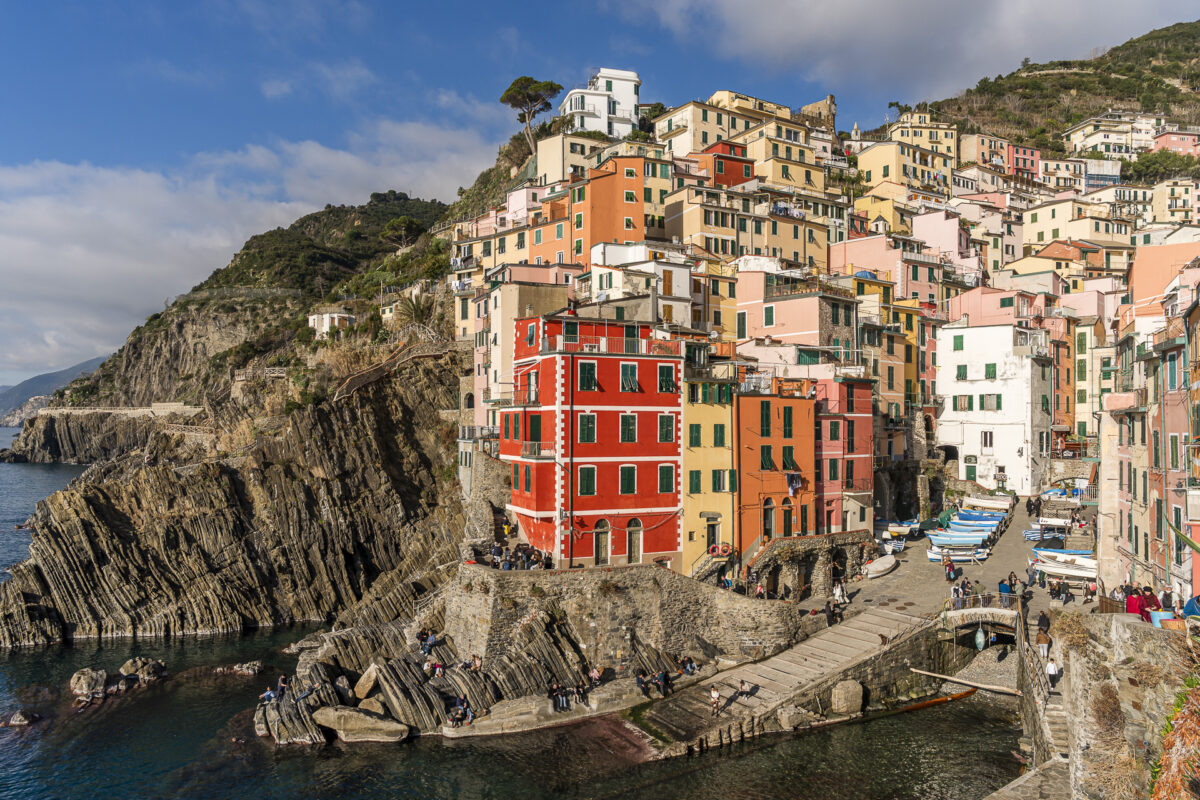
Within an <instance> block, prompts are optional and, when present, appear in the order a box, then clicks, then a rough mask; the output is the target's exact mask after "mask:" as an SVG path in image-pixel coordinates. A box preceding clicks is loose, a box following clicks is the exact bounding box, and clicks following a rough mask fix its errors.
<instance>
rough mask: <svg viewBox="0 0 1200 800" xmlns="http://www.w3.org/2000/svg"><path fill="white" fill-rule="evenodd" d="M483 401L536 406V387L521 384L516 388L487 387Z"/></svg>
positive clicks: (502, 404) (505, 404) (497, 403)
mask: <svg viewBox="0 0 1200 800" xmlns="http://www.w3.org/2000/svg"><path fill="white" fill-rule="evenodd" d="M483 402H485V403H495V404H496V405H500V406H536V405H537V404H538V387H536V386H521V387H519V388H517V389H508V390H501V389H495V388H492V387H488V390H487V396H486V397H485V398H484V401H483Z"/></svg>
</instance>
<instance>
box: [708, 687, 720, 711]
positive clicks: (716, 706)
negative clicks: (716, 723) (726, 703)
mask: <svg viewBox="0 0 1200 800" xmlns="http://www.w3.org/2000/svg"><path fill="white" fill-rule="evenodd" d="M708 697H709V699H710V700H711V701H712V715H713V716H714V717H715V716H717V715H718V714H720V713H721V690H720V689H718V688H717V685H716V684H715V683H714V684H713V685H712V688H711V689H709V690H708Z"/></svg>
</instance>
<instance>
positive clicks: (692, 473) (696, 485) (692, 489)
mask: <svg viewBox="0 0 1200 800" xmlns="http://www.w3.org/2000/svg"><path fill="white" fill-rule="evenodd" d="M714 474H715V473H714ZM714 490H715V487H714ZM700 492H701V488H700V470H698V469H693V470H689V471H688V494H700Z"/></svg>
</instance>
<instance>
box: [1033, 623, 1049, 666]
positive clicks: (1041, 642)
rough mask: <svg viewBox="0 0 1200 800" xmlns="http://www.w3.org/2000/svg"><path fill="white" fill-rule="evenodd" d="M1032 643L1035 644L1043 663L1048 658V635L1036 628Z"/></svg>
mask: <svg viewBox="0 0 1200 800" xmlns="http://www.w3.org/2000/svg"><path fill="white" fill-rule="evenodd" d="M1034 641H1035V642H1037V648H1038V653H1040V654H1041V656H1042V660H1043V661H1045V660H1046V659H1047V658H1049V657H1050V634H1048V633H1046V631H1044V630H1042V629H1041V628H1038V632H1037V639H1035V640H1034Z"/></svg>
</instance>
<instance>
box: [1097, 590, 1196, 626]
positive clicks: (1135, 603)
mask: <svg viewBox="0 0 1200 800" xmlns="http://www.w3.org/2000/svg"><path fill="white" fill-rule="evenodd" d="M1113 599H1114V600H1124V601H1125V613H1127V614H1137V615H1138V616H1139V617H1141V618H1142V619H1144V620H1145V621H1146V622H1149V621H1150V612H1151V611H1172V612H1174V613H1175V615H1176V616H1177V617H1180V618H1182V617H1183V616H1184V609H1183V604H1182V603H1181V602H1180V601H1179V600H1178V599H1176V598H1175V596H1174V592H1172V591H1171V590H1170V589H1165V590H1163V593H1162V595H1161V597H1159V596H1156V595H1155V594H1154V587H1152V586H1138V585H1137V584H1136V583H1127V584H1125V585H1123V586H1120V587H1118V588H1117V589H1114V590H1113Z"/></svg>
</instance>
